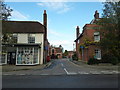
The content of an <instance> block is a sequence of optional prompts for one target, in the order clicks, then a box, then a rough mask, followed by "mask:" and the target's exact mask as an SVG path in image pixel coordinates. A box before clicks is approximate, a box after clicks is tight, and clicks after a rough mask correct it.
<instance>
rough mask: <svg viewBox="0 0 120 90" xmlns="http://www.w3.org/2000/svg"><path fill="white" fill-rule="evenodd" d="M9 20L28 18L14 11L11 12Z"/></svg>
mask: <svg viewBox="0 0 120 90" xmlns="http://www.w3.org/2000/svg"><path fill="white" fill-rule="evenodd" d="M11 15H12V16H11V19H12V20H24V21H25V20H29V19H28V18H29V17H30V16H29V15H23V14H22V13H20V12H19V11H17V10H14V11H12V12H11Z"/></svg>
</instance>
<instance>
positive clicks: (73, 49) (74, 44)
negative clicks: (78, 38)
mask: <svg viewBox="0 0 120 90" xmlns="http://www.w3.org/2000/svg"><path fill="white" fill-rule="evenodd" d="M74 45H75V44H74V43H73V51H74Z"/></svg>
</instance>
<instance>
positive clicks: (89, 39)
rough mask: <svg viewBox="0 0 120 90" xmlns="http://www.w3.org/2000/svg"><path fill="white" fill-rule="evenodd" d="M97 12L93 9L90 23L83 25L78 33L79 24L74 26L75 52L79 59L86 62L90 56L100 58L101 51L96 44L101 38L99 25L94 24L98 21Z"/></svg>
mask: <svg viewBox="0 0 120 90" xmlns="http://www.w3.org/2000/svg"><path fill="white" fill-rule="evenodd" d="M99 20H100V18H99V13H98V12H97V11H95V14H94V19H93V20H92V21H91V22H90V24H86V25H85V26H84V27H83V31H82V33H81V34H80V33H79V26H77V28H76V40H75V42H76V54H77V56H78V58H79V60H83V61H85V62H87V61H88V60H89V59H90V58H96V59H98V60H100V59H101V58H102V51H101V49H100V47H98V46H97V45H96V44H97V43H98V42H99V41H100V40H101V35H100V32H99V30H100V29H99V28H100V26H99V25H97V24H96V22H97V21H99Z"/></svg>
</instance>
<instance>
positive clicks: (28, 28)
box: [2, 21, 45, 33]
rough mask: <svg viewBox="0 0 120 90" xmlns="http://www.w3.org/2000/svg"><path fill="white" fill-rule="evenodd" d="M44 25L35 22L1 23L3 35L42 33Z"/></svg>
mask: <svg viewBox="0 0 120 90" xmlns="http://www.w3.org/2000/svg"><path fill="white" fill-rule="evenodd" d="M44 29H45V27H44V25H42V24H41V23H39V22H36V21H2V32H3V33H5V32H7V33H44Z"/></svg>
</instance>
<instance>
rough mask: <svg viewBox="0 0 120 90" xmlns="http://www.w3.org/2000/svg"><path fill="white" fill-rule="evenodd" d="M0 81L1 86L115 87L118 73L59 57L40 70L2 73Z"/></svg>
mask: <svg viewBox="0 0 120 90" xmlns="http://www.w3.org/2000/svg"><path fill="white" fill-rule="evenodd" d="M2 81H3V84H2V85H3V88H117V87H118V74H111V73H109V74H104V72H102V71H101V72H99V71H95V69H93V68H92V69H91V68H88V67H83V66H78V65H76V64H74V63H72V62H71V61H69V60H67V59H59V60H54V61H53V63H52V64H51V65H50V66H49V67H47V68H44V69H42V70H39V69H37V70H27V71H16V72H7V73H4V75H3V77H2Z"/></svg>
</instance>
